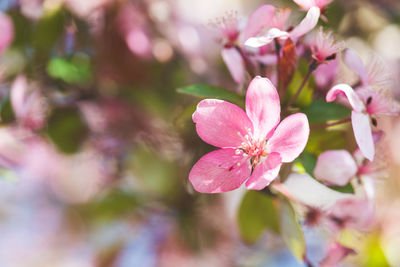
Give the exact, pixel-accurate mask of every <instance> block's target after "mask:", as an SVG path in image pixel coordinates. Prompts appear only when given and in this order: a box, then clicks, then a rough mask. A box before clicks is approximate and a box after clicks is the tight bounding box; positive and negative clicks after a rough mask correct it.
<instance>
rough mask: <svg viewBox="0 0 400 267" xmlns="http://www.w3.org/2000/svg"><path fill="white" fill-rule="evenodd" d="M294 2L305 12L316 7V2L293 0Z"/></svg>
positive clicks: (312, 0) (311, 0)
mask: <svg viewBox="0 0 400 267" xmlns="http://www.w3.org/2000/svg"><path fill="white" fill-rule="evenodd" d="M293 2H295V3H296V4H298V5H299V6H300V7H302V8H304V9H305V10H309V9H310V8H311V7H313V6H316V5H315V1H314V0H293Z"/></svg>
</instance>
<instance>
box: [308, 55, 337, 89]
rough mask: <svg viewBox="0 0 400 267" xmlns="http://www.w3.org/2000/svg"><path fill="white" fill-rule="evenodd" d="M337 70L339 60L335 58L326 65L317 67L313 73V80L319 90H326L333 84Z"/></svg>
mask: <svg viewBox="0 0 400 267" xmlns="http://www.w3.org/2000/svg"><path fill="white" fill-rule="evenodd" d="M338 69H339V60H338V59H337V58H335V59H333V60H330V61H328V62H327V64H322V65H319V66H318V68H317V69H316V70H315V71H314V80H315V83H316V85H317V86H318V88H319V89H321V90H327V89H329V88H330V86H332V84H333V83H334V81H335V79H336V77H337V74H338Z"/></svg>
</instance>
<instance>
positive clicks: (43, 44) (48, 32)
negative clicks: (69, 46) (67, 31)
mask: <svg viewBox="0 0 400 267" xmlns="http://www.w3.org/2000/svg"><path fill="white" fill-rule="evenodd" d="M64 22H65V15H64V13H63V10H62V8H61V7H56V8H54V9H51V10H50V9H49V10H47V11H46V13H45V14H44V15H43V16H42V17H41V19H40V20H39V22H38V23H37V27H36V29H35V32H34V33H33V44H34V46H35V47H36V48H38V49H40V50H41V51H46V52H47V53H48V52H49V51H50V49H51V47H52V46H53V45H54V43H55V42H56V41H57V40H58V39H59V38H60V37H61V35H62V33H63V31H64Z"/></svg>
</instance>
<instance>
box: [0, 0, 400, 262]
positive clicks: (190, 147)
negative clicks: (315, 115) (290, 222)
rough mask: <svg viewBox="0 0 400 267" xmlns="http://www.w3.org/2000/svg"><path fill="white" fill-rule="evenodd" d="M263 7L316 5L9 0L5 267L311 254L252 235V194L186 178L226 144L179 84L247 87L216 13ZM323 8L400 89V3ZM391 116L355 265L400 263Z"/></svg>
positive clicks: (4, 63)
mask: <svg viewBox="0 0 400 267" xmlns="http://www.w3.org/2000/svg"><path fill="white" fill-rule="evenodd" d="M265 3H271V4H274V5H276V6H278V7H290V8H293V10H294V11H293V12H294V17H295V18H296V16H297V17H298V18H301V17H302V16H304V12H302V11H300V10H299V8H298V7H297V6H296V5H295V4H294V3H293V2H292V1H278V0H276V1H258V0H252V1H248V0H247V1H245V0H201V1H200V0H197V1H196V0H192V1H189V0H85V1H83V0H19V1H18V0H0V11H2V12H3V14H2V15H1V20H4V22H3V23H0V24H1V26H0V29H1V31H0V34H1V37H0V39H1V38H2V40H0V50H1V51H2V52H1V57H0V82H1V83H0V117H1V127H0V166H1V169H0V199H1V200H0V234H1V237H2V238H1V239H0V266H4V267H9V266H10V267H14V266H24V267H25V266H34V267H35V266H63V267H64V266H68V267H81V266H82V267H85V266H116V267H128V266H289V267H290V266H305V265H303V264H301V263H299V262H297V260H296V259H295V258H294V257H293V256H292V255H291V253H290V252H289V251H288V250H287V249H286V248H285V246H284V244H283V242H282V240H281V238H280V236H279V235H277V234H276V233H274V232H273V231H268V230H267V231H264V232H263V234H262V236H261V237H260V238H259V239H258V240H257V241H256V242H249V241H254V240H252V233H251V231H252V229H249V230H248V231H250V233H248V234H247V235H246V234H245V236H247V237H249V239H248V240H244V239H243V237H242V236H241V234H240V231H243V229H242V230H239V229H238V222H237V221H238V213H237V210H238V207H239V205H240V203H241V198H242V196H243V194H244V192H245V190H242V189H239V190H236V191H234V192H230V193H224V194H217V195H205V194H199V193H197V192H194V190H193V189H192V187H191V185H190V183H189V182H188V173H189V171H190V169H191V167H192V166H193V164H194V163H195V162H196V161H197V160H198V159H199V158H200V157H201V156H202V155H204V154H205V153H207V152H209V151H211V150H213V148H212V147H211V146H209V145H207V144H205V143H204V142H203V141H201V140H200V138H199V137H198V136H197V134H196V132H195V127H194V124H193V122H192V121H191V114H192V113H193V111H194V109H195V106H196V104H197V102H198V101H199V99H198V98H195V97H192V96H188V95H184V94H179V93H177V91H176V89H177V88H180V87H183V86H186V85H189V84H193V83H209V84H215V85H219V86H223V87H225V88H228V89H230V90H231V91H232V92H242V89H243V88H240V87H239V86H238V85H237V84H235V83H234V81H233V80H232V78H231V76H230V74H229V71H228V70H227V68H226V66H225V65H224V63H223V61H222V58H221V55H220V51H221V45H220V44H219V42H218V40H217V39H218V36H216V29H215V25H214V26H213V24H215V23H213V22H215V21H216V19H218V18H219V17H222V16H224V15H225V14H226V13H227V12H232V11H237V16H238V17H239V18H246V17H247V16H248V15H249V14H250V13H251V12H252V11H253V10H255V9H256V8H257V7H258V6H260V5H261V4H265ZM325 16H326V18H327V21H328V22H327V23H324V22H322V23H323V24H324V26H325V27H328V28H330V29H331V30H333V31H334V32H335V33H336V34H337V35H338V39H340V40H344V41H345V42H346V45H347V46H349V47H352V48H354V49H356V50H357V52H359V53H360V55H361V56H362V58H367V57H368V55H369V53H371V51H375V52H376V53H377V54H379V55H380V56H381V57H382V58H383V59H384V60H385V62H386V63H387V64H388V66H389V67H390V70H391V71H393V73H394V75H393V78H392V80H391V81H392V82H393V86H394V87H393V92H394V94H395V97H400V90H399V87H398V84H399V83H398V80H397V79H398V78H399V74H400V49H399V43H400V2H399V1H397V0H392V1H391V0H376V1H373V0H371V1H366V0H363V1H362V0H353V1H343V0H335V1H334V2H333V3H332V4H330V5H329V7H328V8H327V10H326V14H325ZM7 21H8V22H11V23H12V28H11V30H10V27H8V26H9V25H8V24H7V23H8V22H7ZM7 25H8V26H7ZM379 125H381V127H382V128H383V129H384V130H385V132H386V135H385V140H384V143H383V144H382V148H380V150H378V151H379V152H378V154H379V155H378V156H383V155H384V156H385V163H386V164H387V166H388V168H387V170H388V175H387V178H385V179H382V180H380V181H379V190H378V193H377V200H376V202H377V203H376V207H377V219H376V223H375V224H374V227H373V229H372V231H371V232H370V233H368V234H363V235H362V236H358V237H357V241H356V242H357V244H358V246H357V248H358V249H357V252H358V254H357V255H352V256H350V257H348V259H347V261H346V262H344V263H343V266H371V267H374V266H378V267H379V266H400V254H399V253H398V252H399V251H400V177H399V173H400V139H399V136H400V119H399V118H389V119H388V118H386V119H382V120H380V121H379ZM325 143H326V142H325ZM335 145H338V146H340V145H343V144H332V143H329V144H327V147H326V149H333V148H335V147H334V146H335ZM321 149H322V148H321ZM257 204H258V203H254V205H253V206H252V205H249V209H252V208H253V209H257ZM239 219H240V218H239ZM249 219H250V218H249ZM305 236H306V241H307V248H308V251H309V253H315V254H318V253H319V250H320V247H319V243H318V238H319V237H318V234H317V233H316V232H315V231H314V230H311V229H310V230H307V229H305Z"/></svg>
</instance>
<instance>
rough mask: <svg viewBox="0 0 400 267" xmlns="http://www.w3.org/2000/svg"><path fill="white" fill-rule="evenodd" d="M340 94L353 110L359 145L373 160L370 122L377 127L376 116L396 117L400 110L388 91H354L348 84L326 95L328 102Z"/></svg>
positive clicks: (355, 133)
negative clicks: (345, 98)
mask: <svg viewBox="0 0 400 267" xmlns="http://www.w3.org/2000/svg"><path fill="white" fill-rule="evenodd" d="M338 94H344V95H345V96H346V97H347V100H348V101H349V104H350V106H351V108H352V113H351V122H352V125H353V131H354V136H355V138H356V141H357V144H358V146H359V148H360V150H361V152H362V153H363V154H364V156H365V157H366V158H367V159H369V160H373V158H374V155H375V147H374V140H373V136H372V129H371V125H370V120H372V123H373V124H374V125H375V126H376V119H375V117H374V115H378V116H379V115H395V114H398V113H399V111H400V109H399V105H398V103H397V102H396V101H394V100H393V99H392V98H391V96H390V95H389V94H388V93H387V91H378V90H374V89H372V88H371V87H368V88H364V89H360V90H357V91H354V90H353V88H351V87H350V86H349V85H347V84H338V85H336V86H334V87H332V88H331V89H330V90H329V92H328V93H327V95H326V101H327V102H332V101H334V100H335V99H336V97H337V95H338Z"/></svg>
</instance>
